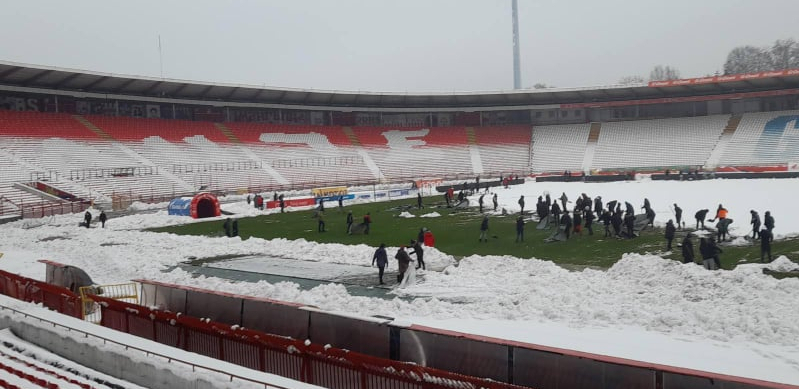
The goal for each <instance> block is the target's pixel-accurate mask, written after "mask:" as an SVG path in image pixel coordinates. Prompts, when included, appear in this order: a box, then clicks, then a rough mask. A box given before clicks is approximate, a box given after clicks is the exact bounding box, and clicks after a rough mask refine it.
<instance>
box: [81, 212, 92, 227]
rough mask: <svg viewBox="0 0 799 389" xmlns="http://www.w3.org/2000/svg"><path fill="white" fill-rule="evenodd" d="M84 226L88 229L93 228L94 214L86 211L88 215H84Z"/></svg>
mask: <svg viewBox="0 0 799 389" xmlns="http://www.w3.org/2000/svg"><path fill="white" fill-rule="evenodd" d="M83 224H85V225H86V228H89V227H90V226H91V224H92V213H91V212H89V211H86V213H84V214H83Z"/></svg>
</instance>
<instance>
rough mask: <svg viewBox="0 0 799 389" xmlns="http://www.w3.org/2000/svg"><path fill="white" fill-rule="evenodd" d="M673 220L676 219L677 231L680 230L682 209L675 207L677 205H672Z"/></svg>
mask: <svg viewBox="0 0 799 389" xmlns="http://www.w3.org/2000/svg"><path fill="white" fill-rule="evenodd" d="M674 218H675V219H677V229H678V230H681V229H682V208H680V207H679V206H677V203H674Z"/></svg>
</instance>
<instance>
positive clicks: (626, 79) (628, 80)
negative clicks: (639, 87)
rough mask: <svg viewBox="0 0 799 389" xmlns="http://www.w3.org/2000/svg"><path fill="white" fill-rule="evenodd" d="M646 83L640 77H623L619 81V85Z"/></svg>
mask: <svg viewBox="0 0 799 389" xmlns="http://www.w3.org/2000/svg"><path fill="white" fill-rule="evenodd" d="M643 83H646V80H644V78H643V77H641V76H624V77H622V78H620V79H619V85H633V84H643Z"/></svg>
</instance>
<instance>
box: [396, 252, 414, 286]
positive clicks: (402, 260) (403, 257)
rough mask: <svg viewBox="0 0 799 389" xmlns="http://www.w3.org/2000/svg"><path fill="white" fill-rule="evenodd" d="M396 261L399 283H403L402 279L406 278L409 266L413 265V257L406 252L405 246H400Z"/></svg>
mask: <svg viewBox="0 0 799 389" xmlns="http://www.w3.org/2000/svg"><path fill="white" fill-rule="evenodd" d="M394 259H396V260H397V270H398V273H397V282H402V277H404V276H405V272H406V271H408V266H410V264H411V256H410V255H408V252H407V251H405V246H400V248H399V250H397V254H395V255H394Z"/></svg>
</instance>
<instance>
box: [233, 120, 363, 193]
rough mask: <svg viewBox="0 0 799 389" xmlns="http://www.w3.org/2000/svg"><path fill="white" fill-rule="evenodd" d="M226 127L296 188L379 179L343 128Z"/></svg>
mask: <svg viewBox="0 0 799 389" xmlns="http://www.w3.org/2000/svg"><path fill="white" fill-rule="evenodd" d="M225 126H226V127H227V128H229V129H230V131H231V133H232V134H234V135H235V136H236V137H237V138H238V139H240V140H241V142H242V147H244V148H246V149H247V150H248V151H249V152H250V153H251V155H252V156H254V157H255V158H257V160H258V161H260V162H261V163H263V164H266V165H267V166H268V167H269V168H271V169H273V170H274V171H276V172H277V173H278V174H279V175H280V176H281V177H284V178H285V179H287V180H288V181H289V182H291V183H292V184H294V185H308V184H328V183H331V184H332V183H336V182H366V181H370V180H374V179H375V176H374V175H373V174H372V172H371V171H370V169H369V168H368V167H367V166H366V164H365V162H364V160H363V158H362V157H361V156H360V155H359V154H358V152H357V147H355V146H353V144H352V140H351V139H350V138H349V137H348V136H347V134H346V133H345V132H344V130H343V129H342V128H341V127H325V126H288V125H273V124H254V123H226V124H225Z"/></svg>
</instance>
